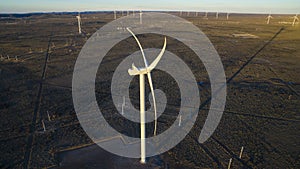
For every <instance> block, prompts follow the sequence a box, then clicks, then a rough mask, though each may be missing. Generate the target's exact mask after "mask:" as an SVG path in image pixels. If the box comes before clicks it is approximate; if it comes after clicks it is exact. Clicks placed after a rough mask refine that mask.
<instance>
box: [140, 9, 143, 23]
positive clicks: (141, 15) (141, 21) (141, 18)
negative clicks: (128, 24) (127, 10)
mask: <svg viewBox="0 0 300 169" xmlns="http://www.w3.org/2000/svg"><path fill="white" fill-rule="evenodd" d="M140 24H143V12H142V11H140Z"/></svg>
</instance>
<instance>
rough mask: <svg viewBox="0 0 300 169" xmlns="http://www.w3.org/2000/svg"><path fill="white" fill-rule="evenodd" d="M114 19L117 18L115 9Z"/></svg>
mask: <svg viewBox="0 0 300 169" xmlns="http://www.w3.org/2000/svg"><path fill="white" fill-rule="evenodd" d="M114 19H115V20H116V19H117V11H114Z"/></svg>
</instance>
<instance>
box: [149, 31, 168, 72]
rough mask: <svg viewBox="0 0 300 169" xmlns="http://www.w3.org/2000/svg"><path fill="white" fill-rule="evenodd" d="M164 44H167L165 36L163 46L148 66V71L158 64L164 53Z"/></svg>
mask: <svg viewBox="0 0 300 169" xmlns="http://www.w3.org/2000/svg"><path fill="white" fill-rule="evenodd" d="M166 46H167V38H166V37H165V42H164V46H163V48H162V50H161V52H160V53H159V55H158V56H157V58H156V59H155V60H154V61H153V62H152V63H151V64H150V66H149V68H150V71H151V70H152V69H154V68H155V67H156V65H157V64H158V62H159V61H160V59H161V58H162V56H163V55H164V53H165V50H166Z"/></svg>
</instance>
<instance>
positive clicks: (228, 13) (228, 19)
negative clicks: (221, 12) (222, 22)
mask: <svg viewBox="0 0 300 169" xmlns="http://www.w3.org/2000/svg"><path fill="white" fill-rule="evenodd" d="M229 15H230V13H229V12H228V13H227V20H229Z"/></svg>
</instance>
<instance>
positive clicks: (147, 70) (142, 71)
mask: <svg viewBox="0 0 300 169" xmlns="http://www.w3.org/2000/svg"><path fill="white" fill-rule="evenodd" d="M127 30H128V31H129V32H130V33H131V35H132V36H133V37H134V39H135V41H136V42H137V44H138V46H139V48H140V50H141V53H142V56H143V60H144V64H145V67H143V68H137V67H135V65H134V63H133V64H132V68H131V69H129V70H128V73H129V75H130V76H136V75H139V77H140V125H141V163H146V142H145V141H146V126H145V119H146V116H145V75H147V77H148V82H149V85H150V90H151V94H152V99H153V107H154V123H155V124H154V136H155V135H156V127H157V112H156V101H155V95H154V89H153V83H152V77H151V71H152V70H153V69H154V68H155V67H156V65H157V64H158V62H159V61H160V59H161V57H162V56H163V54H164V52H165V50H166V46H167V39H166V37H165V42H164V46H163V49H162V50H161V52H160V53H159V55H158V56H157V58H156V59H155V60H154V61H153V62H152V63H151V64H150V65H148V62H147V59H146V57H145V54H144V50H143V47H142V45H141V43H140V42H139V40H138V38H137V37H136V36H135V34H134V33H133V32H132V31H131V30H130V29H129V28H127Z"/></svg>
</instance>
